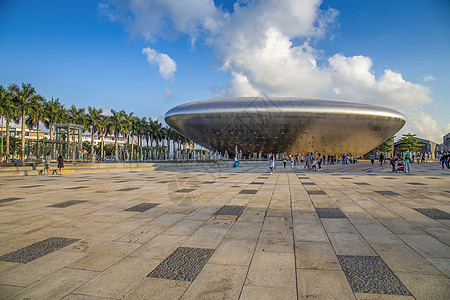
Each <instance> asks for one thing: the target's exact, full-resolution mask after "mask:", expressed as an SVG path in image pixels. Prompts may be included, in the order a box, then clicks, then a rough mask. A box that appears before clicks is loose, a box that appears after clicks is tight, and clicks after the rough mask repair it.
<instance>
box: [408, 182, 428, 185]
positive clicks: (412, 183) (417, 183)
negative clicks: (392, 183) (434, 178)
mask: <svg viewBox="0 0 450 300" xmlns="http://www.w3.org/2000/svg"><path fill="white" fill-rule="evenodd" d="M407 184H410V185H426V184H425V183H421V182H407Z"/></svg>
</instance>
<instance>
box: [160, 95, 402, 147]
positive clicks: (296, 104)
mask: <svg viewBox="0 0 450 300" xmlns="http://www.w3.org/2000/svg"><path fill="white" fill-rule="evenodd" d="M164 118H165V121H166V122H167V124H168V125H169V126H171V127H172V128H174V129H175V130H177V131H178V132H180V133H181V134H183V135H184V136H186V137H188V138H189V139H191V140H193V141H194V142H196V143H197V144H200V145H202V146H204V147H205V148H208V149H211V150H218V151H221V152H223V151H225V150H227V151H228V153H230V154H231V153H234V149H235V147H236V146H237V147H238V149H239V150H242V151H243V153H244V154H250V153H254V152H259V151H262V152H263V153H270V152H289V153H305V152H322V153H324V152H325V153H327V154H338V153H353V154H364V153H366V152H368V151H370V150H372V149H373V148H375V147H376V146H378V145H379V144H380V143H382V142H384V141H385V140H387V139H388V138H390V137H391V136H392V135H394V134H395V133H396V132H397V131H398V130H400V128H402V127H403V125H404V124H405V122H406V120H405V117H404V116H403V115H402V114H400V113H399V112H397V111H395V110H392V109H388V108H384V107H380V106H374V105H368V104H361V103H354V102H348V101H338V100H321V99H309V98H293V97H270V98H268V97H258V98H251V97H239V98H212V99H204V100H198V101H193V102H188V103H185V104H181V105H178V106H176V107H174V108H172V109H170V110H169V111H168V112H167V113H166V115H165V117H164Z"/></svg>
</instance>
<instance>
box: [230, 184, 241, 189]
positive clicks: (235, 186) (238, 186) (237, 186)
mask: <svg viewBox="0 0 450 300" xmlns="http://www.w3.org/2000/svg"><path fill="white" fill-rule="evenodd" d="M231 187H234V188H240V187H241V186H240V185H232V186H231Z"/></svg>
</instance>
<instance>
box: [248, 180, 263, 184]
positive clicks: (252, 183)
mask: <svg viewBox="0 0 450 300" xmlns="http://www.w3.org/2000/svg"><path fill="white" fill-rule="evenodd" d="M250 184H264V182H255V181H254V182H250Z"/></svg>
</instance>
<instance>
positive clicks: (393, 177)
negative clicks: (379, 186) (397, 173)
mask: <svg viewBox="0 0 450 300" xmlns="http://www.w3.org/2000/svg"><path fill="white" fill-rule="evenodd" d="M383 178H384V179H397V178H395V177H383Z"/></svg>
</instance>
